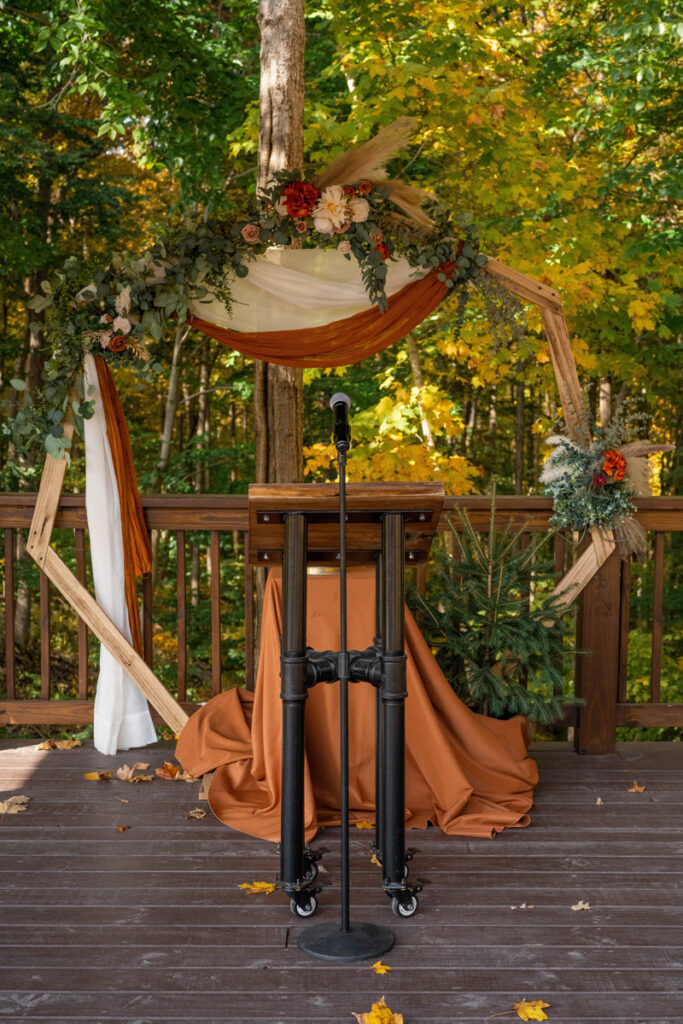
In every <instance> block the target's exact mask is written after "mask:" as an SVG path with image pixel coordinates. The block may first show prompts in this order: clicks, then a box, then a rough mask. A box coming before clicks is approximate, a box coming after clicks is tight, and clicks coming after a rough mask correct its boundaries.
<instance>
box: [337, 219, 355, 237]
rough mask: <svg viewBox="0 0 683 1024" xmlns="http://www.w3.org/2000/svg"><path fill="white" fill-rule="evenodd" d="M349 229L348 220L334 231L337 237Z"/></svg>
mask: <svg viewBox="0 0 683 1024" xmlns="http://www.w3.org/2000/svg"><path fill="white" fill-rule="evenodd" d="M350 227H351V221H350V220H345V221H344V223H343V224H340V225H339V227H338V228H335V229H334V230H335V231H336V232H337V234H338V235H343V234H344V232H345V231H348V230H349V228H350Z"/></svg>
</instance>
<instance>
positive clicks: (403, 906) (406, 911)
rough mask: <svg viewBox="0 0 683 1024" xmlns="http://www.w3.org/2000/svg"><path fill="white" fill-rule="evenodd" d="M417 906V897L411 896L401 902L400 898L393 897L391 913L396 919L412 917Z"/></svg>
mask: <svg viewBox="0 0 683 1024" xmlns="http://www.w3.org/2000/svg"><path fill="white" fill-rule="evenodd" d="M417 906H418V904H417V896H409V897H408V898H407V899H403V900H400V899H399V898H398V896H392V899H391V911H392V913H393V914H395V915H396V917H412V916H413V914H414V913H415V912H416V910H417Z"/></svg>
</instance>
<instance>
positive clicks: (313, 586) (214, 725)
mask: <svg viewBox="0 0 683 1024" xmlns="http://www.w3.org/2000/svg"><path fill="white" fill-rule="evenodd" d="M281 586H282V583H281V577H280V573H279V571H277V570H273V571H271V573H270V575H269V577H268V584H267V587H266V596H265V602H264V612H263V625H262V630H261V654H260V661H259V669H258V680H257V685H256V691H255V693H254V694H253V695H252V694H250V693H247V692H246V691H244V690H230V691H228V692H227V693H222V694H219V695H218V696H216V697H214V698H212V699H211V700H210V701H209V702H208V703H207V704H206V705H205V706H204V707H203V708H201V709H200V710H199V711H197V712H196V713H195V714H194V715H193V716H192V718H191V719H190V721H189V722H188V724H187V725H186V726H185V728H184V729H183V731H182V733H181V735H180V738H179V740H178V745H177V750H176V753H177V757H178V759H179V761H180V762H181V764H182V765H183V767H184V768H185V769H186V770H187V771H189V772H190V773H191V774H192V775H195V776H198V775H202V774H203V773H205V772H208V771H213V770H214V769H215V773H214V776H213V779H212V781H211V785H210V788H209V802H210V805H211V808H212V810H213V812H214V814H216V815H217V817H218V818H220V820H221V821H223V822H224V823H225V824H226V825H230V826H232V827H233V828H235V829H238V830H239V831H241V832H246V833H248V834H250V835H254V836H258V837H260V838H262V839H268V840H272V841H277V840H279V838H280V771H281V764H280V762H281V756H282V741H281V715H282V702H281V700H280V635H281V629H282V614H281V613H282V591H281ZM338 594H339V576H338V575H324V576H310V577H309V578H308V614H307V642H308V644H310V645H311V646H312V647H314V648H315V649H316V650H339V644H340V636H339V621H338V619H339V616H338V608H339V602H338ZM374 601H375V598H374V571H373V570H371V569H368V570H360V571H359V570H355V571H351V572H350V573H349V575H348V610H349V612H348V614H349V618H348V644H349V648H351V649H357V650H364V649H365V648H366V647H367V646H369V645H370V644H371V643H372V640H373V627H374V621H375V606H374ZM406 653H407V656H408V667H407V676H408V685H407V689H408V697H407V699H406V705H405V707H406V800H405V804H406V825H407V826H408V827H409V828H424V827H426V825H427V823H428V822H430V821H431V822H432V823H433V824H434V825H436V826H437V827H438V828H440V829H442V830H443V831H444V832H446V833H448V834H450V835H463V836H482V837H487V838H492V837H493V836H494V835H495V834H496V833H497V832H500V831H501V830H502V829H504V828H511V827H515V826H521V825H526V824H528V822H529V818H528V813H527V812H528V811H529V810H530V808H531V805H532V802H533V789H534V786H535V784H536V782H537V781H538V773H537V769H536V764H535V762H534V761H532V760H531V759H530V758H529V757H528V756H527V746H526V736H527V724H526V721H525V719H523V718H521V717H520V716H517V717H515V718H512V719H510V720H508V721H500V720H497V719H493V718H486V717H484V716H482V715H477V714H474V712H472V711H470V709H469V708H467V707H466V706H465V705H464V704H463V703H462V701H460V700H459V699H458V697H457V696H456V695H455V693H454V692H453V690H452V689H451V687H450V686H449V684H448V682H447V680H446V679H445V677H444V676H443V674H442V672H441V671H440V669H439V667H438V666H437V664H436V662H435V660H434V658H433V657H432V654H431V651H430V650H429V647H428V646H427V643H426V642H425V640H424V638H423V636H422V634H421V633H420V631H419V629H418V628H417V625H416V624H415V621H414V619H413V618H412V616H411V615H410V613H409V612H408V611H406ZM349 690H350V692H349V735H350V757H349V764H350V808H351V820H358V819H360V818H368V817H371V816H372V814H373V811H374V788H375V783H374V780H375V774H374V773H375V768H374V756H375V750H374V743H375V730H374V719H375V690H374V688H373V687H372V686H370V685H369V684H367V683H358V684H354V685H353V686H351V687H350V688H349ZM304 787H305V790H304V803H305V811H304V815H305V834H306V840H307V841H308V840H310V839H312V838H313V836H314V835H315V833H316V831H317V829H318V828H319V827H321V826H325V825H338V824H339V821H340V813H339V806H340V804H339V684H338V683H334V684H326V683H319V684H318V685H317V686H315V687H313V688H312V689H311V690H309V695H308V698H307V701H306V766H305V776H304Z"/></svg>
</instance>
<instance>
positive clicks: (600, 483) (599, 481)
mask: <svg viewBox="0 0 683 1024" xmlns="http://www.w3.org/2000/svg"><path fill="white" fill-rule="evenodd" d="M606 483H607V477H606V476H605V474H604V473H596V474H595V475H594V476H593V487H604V486H605V484H606Z"/></svg>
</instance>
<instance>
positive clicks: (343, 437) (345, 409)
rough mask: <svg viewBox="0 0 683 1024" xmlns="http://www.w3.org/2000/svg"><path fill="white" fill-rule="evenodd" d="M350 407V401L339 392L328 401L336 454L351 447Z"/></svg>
mask: <svg viewBox="0 0 683 1024" xmlns="http://www.w3.org/2000/svg"><path fill="white" fill-rule="evenodd" d="M350 405H351V399H350V398H349V396H348V395H345V394H344V393H343V392H341V391H339V392H337V394H335V395H332V398H331V399H330V409H331V410H332V412H333V413H334V443H335V445H336V448H337V451H338V452H347V451H348V450H349V448H350V447H351V431H350V429H349V407H350Z"/></svg>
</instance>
